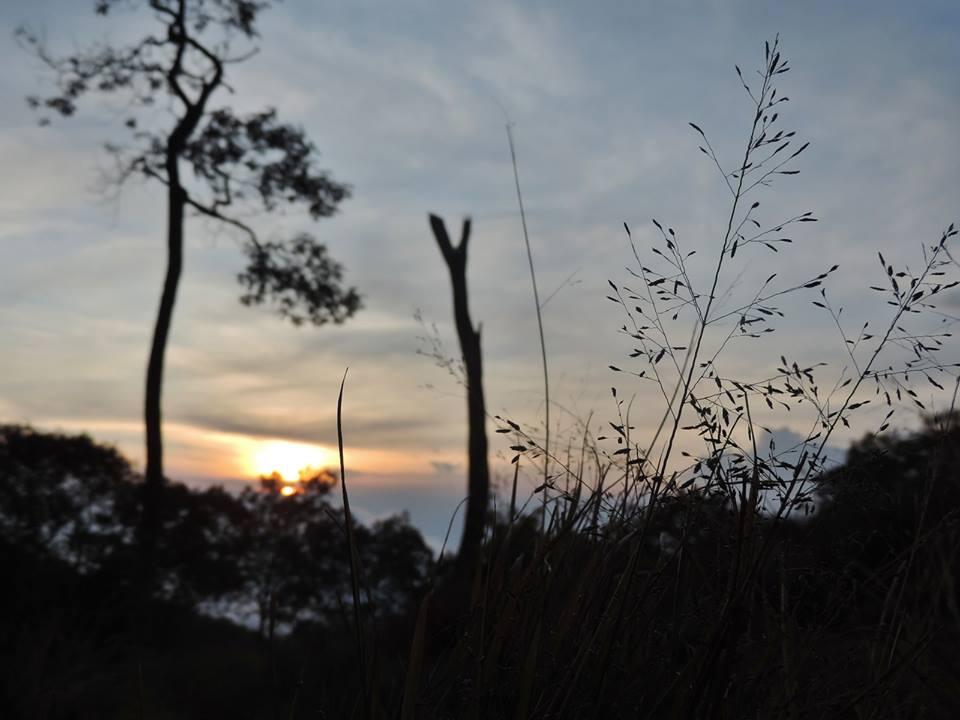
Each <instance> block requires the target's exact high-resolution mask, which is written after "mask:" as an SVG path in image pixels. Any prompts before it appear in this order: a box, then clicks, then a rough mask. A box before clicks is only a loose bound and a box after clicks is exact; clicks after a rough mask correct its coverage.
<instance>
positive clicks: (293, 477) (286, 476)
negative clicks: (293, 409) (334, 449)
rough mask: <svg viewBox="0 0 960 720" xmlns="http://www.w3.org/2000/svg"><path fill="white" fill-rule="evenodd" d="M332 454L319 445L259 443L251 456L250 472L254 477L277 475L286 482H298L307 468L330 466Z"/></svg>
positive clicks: (286, 442) (283, 442) (268, 441)
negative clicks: (301, 473)
mask: <svg viewBox="0 0 960 720" xmlns="http://www.w3.org/2000/svg"><path fill="white" fill-rule="evenodd" d="M331 457H332V456H331V453H330V451H329V450H327V449H326V448H323V447H321V446H319V445H309V444H307V443H295V442H289V441H287V440H265V441H262V442H258V443H256V444H255V446H254V447H253V450H252V452H251V454H250V459H249V464H250V470H251V471H252V474H254V475H271V474H273V473H277V474H279V475H280V477H281V478H282V479H283V481H284V482H288V483H292V482H296V481H297V480H298V479H299V478H300V471H301V470H303V469H305V468H314V469H318V470H319V469H321V468H325V467H326V466H327V465H329V464H330V460H331Z"/></svg>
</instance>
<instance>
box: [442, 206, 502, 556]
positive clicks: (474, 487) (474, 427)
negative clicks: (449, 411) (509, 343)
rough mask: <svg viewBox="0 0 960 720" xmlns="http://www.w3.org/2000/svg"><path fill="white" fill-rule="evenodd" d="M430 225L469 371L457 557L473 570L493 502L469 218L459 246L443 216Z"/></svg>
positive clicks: (461, 348)
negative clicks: (473, 310) (471, 297)
mask: <svg viewBox="0 0 960 720" xmlns="http://www.w3.org/2000/svg"><path fill="white" fill-rule="evenodd" d="M430 227H431V228H432V230H433V235H434V237H435V238H436V241H437V245H438V246H439V247H440V252H441V254H442V255H443V259H444V261H445V262H446V264H447V269H448V270H449V271H450V282H451V284H452V285H453V317H454V321H455V322H456V326H457V336H458V338H459V340H460V351H461V353H462V354H463V364H464V368H465V370H466V374H467V377H466V380H467V424H468V428H469V430H468V432H469V439H468V443H467V450H468V453H467V457H468V463H469V465H468V471H467V511H466V518H465V520H464V525H463V537H462V539H461V540H460V552H459V558H458V559H459V562H460V565H461V567H462V568H464V569H466V570H472V569H473V567H474V565H475V563H476V560H477V558H478V556H479V551H480V545H481V543H482V542H483V530H484V526H485V524H486V519H487V506H488V505H489V502H490V470H489V467H488V465H487V427H486V426H487V409H486V403H485V402H484V399H483V363H482V355H481V352H480V330H479V329H476V330H475V329H474V327H473V321H472V320H471V319H470V307H469V305H468V303H467V243H468V241H469V240H470V220H469V219H468V220H464V222H463V232H462V234H461V236H460V244H459V245H457V246H456V247H454V246H453V245H452V244H451V243H450V237H449V236H448V235H447V229H446V227H445V226H444V224H443V220H441V219H440V218H439V217H437V216H436V215H431V216H430Z"/></svg>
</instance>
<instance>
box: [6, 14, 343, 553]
mask: <svg viewBox="0 0 960 720" xmlns="http://www.w3.org/2000/svg"><path fill="white" fill-rule="evenodd" d="M271 4H272V2H271V1H270V0H97V1H96V4H95V8H96V12H97V13H98V14H99V15H104V16H106V15H108V14H109V13H110V12H111V11H113V10H114V9H116V8H117V7H118V6H121V5H122V6H125V7H132V8H135V9H138V10H140V9H143V10H145V11H152V15H153V21H154V23H155V25H156V26H157V28H158V31H155V32H151V33H147V34H145V35H144V36H143V37H142V38H140V39H139V40H138V41H136V42H134V43H132V44H130V45H123V46H119V45H97V46H93V47H91V48H90V49H87V50H82V51H79V52H77V53H75V54H73V55H68V56H65V57H58V56H55V55H53V54H51V53H50V52H49V51H48V50H47V48H46V47H45V45H44V44H43V43H42V42H41V41H40V40H39V39H38V37H37V36H36V35H35V34H33V33H31V32H29V31H28V30H26V29H24V28H21V29H19V30H18V31H17V35H18V37H19V39H20V40H21V42H22V43H23V44H24V45H26V47H27V48H28V49H30V50H31V51H32V52H33V53H34V54H36V55H37V56H38V57H39V58H40V59H41V60H42V61H43V62H44V63H45V64H46V65H47V66H48V67H49V68H50V69H52V70H53V72H54V75H55V77H56V85H57V92H56V93H54V94H53V95H51V96H49V97H30V98H28V103H29V104H30V105H31V106H32V107H33V108H35V109H37V110H39V111H49V112H52V113H56V114H59V115H61V116H65V117H68V116H72V115H73V114H74V113H75V112H76V110H77V103H78V101H79V100H80V98H81V97H83V96H85V95H88V94H107V95H110V94H122V95H124V96H125V97H126V99H127V100H128V101H129V103H130V105H131V107H133V108H134V109H135V110H144V109H149V108H150V107H151V106H153V105H155V104H157V103H158V101H160V100H164V99H165V100H166V101H167V103H168V105H169V108H170V110H171V112H172V114H173V123H172V125H171V126H169V127H155V126H154V125H153V124H152V123H150V121H149V118H150V117H155V116H156V115H157V113H156V112H155V111H151V112H144V113H142V116H143V117H137V116H136V114H134V115H133V116H131V117H129V118H128V119H127V120H126V126H127V128H128V129H129V130H130V132H131V143H130V144H129V145H117V144H109V145H107V149H108V151H109V152H110V153H111V154H112V155H113V156H114V157H115V158H116V160H117V168H118V172H117V175H116V177H115V178H113V180H114V181H115V182H117V183H122V182H124V181H125V180H127V179H129V178H131V177H134V176H140V177H143V178H147V179H150V180H153V181H157V182H159V183H160V184H162V185H163V186H164V187H165V188H166V191H167V268H166V275H165V277H164V283H163V290H162V293H161V296H160V304H159V307H158V310H157V316H156V323H155V327H154V331H153V339H152V342H151V346H150V355H149V362H148V365H147V373H146V384H145V397H144V421H145V426H146V459H147V461H146V475H145V492H144V501H143V511H142V519H141V524H140V533H139V534H140V543H141V546H142V549H143V552H144V560H145V566H146V567H147V568H148V572H149V569H150V568H151V567H152V564H153V553H154V548H155V545H156V541H157V540H156V535H157V532H158V528H159V526H160V519H159V518H160V509H159V507H158V506H159V502H160V497H161V493H160V489H161V487H162V485H163V483H164V474H163V436H162V427H161V390H162V385H163V369H164V354H165V351H166V347H167V340H168V336H169V333H170V325H171V321H172V318H173V308H174V304H175V302H176V297H177V288H178V285H179V282H180V277H181V274H182V270H183V245H184V226H185V219H186V216H187V214H188V213H193V214H195V215H198V216H201V217H204V218H207V219H211V220H213V221H216V222H219V223H223V224H225V225H227V226H230V227H231V228H234V229H235V230H237V231H239V233H240V234H241V237H242V238H243V240H242V243H243V249H244V252H245V253H246V255H247V258H248V265H247V268H246V270H245V272H243V273H242V274H240V275H239V277H238V280H239V282H240V283H241V285H242V286H244V288H245V292H244V294H243V295H242V296H241V301H242V302H243V303H244V304H246V305H254V304H261V303H264V302H267V301H270V302H272V303H274V304H275V305H276V307H277V309H278V311H279V313H280V315H281V316H283V317H285V318H287V319H289V320H290V321H292V322H293V323H294V324H295V325H300V324H302V323H303V322H305V321H309V322H310V323H312V324H314V325H323V324H325V323H327V322H334V323H341V322H343V321H344V320H345V319H347V318H348V317H350V316H351V315H352V314H353V313H354V312H355V311H356V310H357V309H358V308H359V307H360V298H359V296H358V295H357V293H356V291H355V290H354V289H353V288H345V287H343V285H342V284H341V281H342V268H341V266H340V265H339V264H338V263H337V262H335V261H333V260H332V259H331V258H330V257H329V256H328V255H327V251H326V248H325V246H324V245H322V244H320V243H318V242H317V241H316V240H315V239H314V238H313V237H312V236H310V235H308V234H300V235H297V236H296V237H294V238H293V239H292V240H289V241H285V242H284V241H263V240H261V239H260V237H259V236H258V234H257V233H256V232H255V231H254V230H253V228H251V227H250V226H249V225H248V224H247V223H246V222H244V221H243V220H241V219H240V217H241V213H240V212H239V211H240V210H241V209H242V208H244V207H247V208H249V207H250V206H251V205H253V206H257V205H258V206H260V207H262V208H263V209H265V210H266V211H272V210H276V209H277V208H279V207H280V206H281V205H283V204H301V205H303V206H305V207H306V209H307V210H308V212H309V214H310V216H311V217H312V218H313V219H314V220H317V219H319V218H322V217H327V216H330V215H332V214H333V213H334V212H335V211H336V210H337V207H338V205H339V203H340V202H341V201H342V200H344V199H345V198H347V197H348V196H349V195H350V188H349V186H347V185H344V184H341V183H339V182H336V181H335V180H333V179H332V178H331V177H330V176H329V174H328V173H327V172H326V171H323V170H319V169H317V167H316V158H317V150H316V147H315V146H314V145H313V143H312V142H310V140H308V139H307V137H306V136H305V134H304V131H303V130H302V129H300V128H298V127H295V126H293V125H288V124H284V123H281V122H280V121H279V120H278V119H277V115H276V111H275V110H274V109H272V108H268V109H266V110H264V111H262V112H257V113H252V114H249V115H237V114H235V113H234V112H233V110H231V109H230V108H227V107H218V108H214V107H213V106H212V102H213V100H214V96H215V95H216V94H217V93H220V94H222V91H224V90H227V91H231V92H232V88H231V87H230V86H229V85H228V84H227V81H226V71H227V68H228V67H229V66H230V65H233V64H236V63H239V62H242V61H244V60H247V59H249V58H250V57H251V56H252V55H253V54H254V53H255V51H256V50H255V49H251V50H248V51H246V52H244V53H237V52H234V51H233V50H232V49H231V48H232V44H233V43H234V41H236V40H237V39H239V40H240V41H242V42H247V43H249V42H251V41H253V40H254V39H255V38H256V37H257V30H256V23H257V21H258V19H259V16H260V13H261V11H263V10H265V9H266V8H268V7H269V6H270V5H271ZM142 121H146V125H143V124H141V123H142ZM47 122H49V120H48V119H47V118H46V117H42V118H41V124H46V123H47ZM184 169H186V170H187V172H184Z"/></svg>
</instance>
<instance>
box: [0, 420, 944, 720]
mask: <svg viewBox="0 0 960 720" xmlns="http://www.w3.org/2000/svg"><path fill="white" fill-rule="evenodd" d="M0 478H2V482H0V552H2V559H3V568H4V571H5V579H7V580H8V582H7V588H8V590H7V591H6V592H4V593H3V594H2V595H0V597H2V600H0V607H2V618H3V620H2V630H0V677H2V678H3V690H2V695H0V702H2V706H3V707H4V708H5V709H8V710H9V714H8V715H6V716H9V717H30V718H86V717H98V718H113V717H116V718H120V717H139V716H141V714H142V716H143V717H226V716H230V717H234V718H263V717H273V716H277V717H314V716H317V713H318V712H322V713H325V716H326V717H348V716H351V715H352V714H354V713H361V714H365V715H367V716H369V717H397V716H399V715H398V713H399V712H400V711H401V710H403V713H404V715H403V716H405V717H422V718H439V717H583V716H585V714H587V715H589V714H591V713H600V716H604V717H626V716H631V717H675V716H690V717H701V716H703V717H705V716H707V714H709V713H707V711H708V710H709V711H710V712H712V713H716V714H715V715H713V716H716V717H730V718H733V717H746V716H751V717H753V716H756V717H797V718H806V717H850V718H854V717H860V716H861V714H862V713H864V712H872V713H874V717H950V716H951V713H952V712H954V711H955V710H957V709H958V708H960V683H958V678H960V663H958V656H957V653H956V647H957V646H958V643H960V630H958V628H960V611H958V601H960V594H958V587H957V584H956V583H957V578H958V577H960V556H958V553H957V548H958V546H960V430H958V429H957V425H956V418H955V417H953V416H946V417H941V418H938V419H936V420H935V421H934V420H932V421H930V423H929V424H928V426H927V427H926V428H925V429H924V430H923V431H922V432H919V433H916V434H914V435H910V436H896V435H893V436H886V437H874V436H869V437H867V438H865V439H864V440H862V441H861V442H859V443H856V444H855V445H854V446H853V447H852V448H851V450H850V452H849V455H848V462H847V463H846V464H845V465H844V466H842V467H840V468H836V469H834V470H832V471H830V472H828V473H826V474H825V475H824V476H822V477H821V478H819V479H818V481H817V491H816V495H817V499H816V502H815V503H814V504H815V505H816V508H817V509H816V510H815V511H814V512H813V513H812V514H811V515H805V516H803V515H801V516H799V517H793V516H791V517H789V518H787V519H785V520H784V519H780V520H774V519H773V518H771V517H770V516H763V515H761V516H758V517H757V518H756V522H755V525H754V526H753V527H752V528H751V529H750V530H749V531H747V532H745V531H744V528H743V526H742V524H741V520H740V513H739V512H738V510H737V505H736V503H735V502H734V501H731V498H730V496H729V494H728V492H727V491H719V490H717V491H707V492H703V491H699V490H691V491H687V492H677V493H671V494H665V495H662V496H661V497H659V498H658V499H657V500H656V502H655V503H652V504H649V503H648V504H643V503H641V504H639V505H638V506H637V508H636V509H637V512H630V513H627V515H626V519H623V520H614V519H610V518H609V517H608V518H607V519H606V520H605V521H601V522H600V524H599V525H597V524H595V522H594V519H593V516H592V513H591V512H589V511H587V512H583V509H584V508H589V507H590V502H591V498H592V497H594V496H591V495H589V494H584V495H583V496H582V497H580V498H577V497H575V496H567V497H566V498H559V499H557V500H556V501H555V502H553V503H552V504H551V507H550V508H549V509H548V518H547V521H546V522H544V523H543V524H541V519H540V515H539V511H538V512H535V513H533V514H525V515H521V516H518V517H514V518H512V519H511V518H505V517H500V518H493V517H491V518H490V519H489V522H488V525H487V532H486V535H485V540H484V544H483V549H482V556H481V559H480V564H479V569H478V571H477V573H476V575H475V576H474V577H473V578H471V579H470V580H469V581H467V582H464V581H463V580H462V578H460V576H459V574H458V573H457V572H455V571H454V566H452V565H450V566H446V565H443V564H442V565H440V566H438V565H437V563H436V561H435V559H434V558H433V556H432V555H431V553H430V551H429V549H428V548H427V546H426V545H425V544H424V542H423V540H422V538H421V537H420V535H419V534H418V533H417V531H416V530H415V529H413V528H412V527H410V526H409V524H407V522H406V521H405V519H404V518H403V517H395V518H390V519H387V520H383V521H380V522H378V523H375V524H374V525H372V526H370V527H364V526H362V525H357V526H356V530H355V532H356V539H357V546H358V552H359V561H360V562H359V564H360V569H361V578H362V579H361V583H360V584H361V593H360V598H361V607H360V614H359V617H360V618H361V633H362V634H361V636H360V639H359V642H361V643H362V648H363V651H364V652H363V654H362V655H360V654H359V653H358V647H357V642H358V636H357V635H356V632H355V631H356V628H355V626H354V624H353V618H354V617H355V616H354V615H353V604H352V603H353V601H352V596H351V586H350V573H349V551H348V547H347V539H346V534H345V528H344V527H343V525H342V508H339V507H335V506H333V505H332V504H331V503H330V497H329V491H330V488H331V484H332V482H333V477H332V476H330V475H329V474H327V473H319V474H316V475H314V476H312V477H305V478H304V479H303V481H302V482H301V483H300V484H299V485H298V486H297V489H298V492H297V493H295V494H292V495H289V496H285V495H283V494H281V492H280V490H281V486H280V484H279V483H278V482H277V480H276V479H275V478H273V479H271V478H265V479H263V480H262V482H261V483H260V485H259V486H257V487H254V486H251V487H248V488H246V489H244V490H243V491H242V492H240V493H238V494H231V493H229V492H226V491H224V490H223V489H220V488H211V489H205V490H197V489H191V488H188V487H186V486H183V485H180V484H176V483H170V484H169V486H168V490H167V492H166V493H165V496H164V503H163V505H162V507H163V516H162V517H163V526H164V533H163V537H164V543H163V545H162V547H161V549H160V551H159V553H158V558H159V563H158V567H159V568H160V574H159V582H158V584H157V585H156V586H154V588H153V594H154V597H153V598H152V600H151V602H150V605H149V609H148V610H145V609H144V605H143V603H142V598H140V597H138V594H137V593H138V582H137V578H138V567H137V564H138V562H139V555H138V553H137V548H136V541H135V533H136V522H137V517H138V515H137V508H138V498H137V494H138V492H140V491H141V490H142V487H143V483H142V481H141V478H139V477H138V475H137V474H136V473H134V472H133V471H132V470H131V468H130V465H129V464H128V463H127V461H126V460H124V458H122V457H121V456H120V455H119V454H118V453H117V452H116V451H115V450H113V449H110V448H107V447H104V446H102V445H98V444H97V443H95V442H94V441H92V440H91V439H90V438H88V437H85V436H64V435H57V434H47V433H42V432H38V431H36V430H32V429H30V428H27V427H22V426H3V427H2V428H0ZM728 490H729V489H728ZM597 499H598V501H602V502H616V498H614V497H610V496H608V497H606V498H597ZM578 518H580V519H578ZM145 612H148V613H149V614H150V621H149V623H147V622H144V617H143V614H144V613H145ZM361 657H362V658H363V662H364V663H365V665H364V666H363V671H361V670H360V669H359V666H358V662H360V661H361ZM414 691H415V693H416V694H415V698H416V699H415V701H410V702H409V703H408V702H406V701H405V698H410V697H411V696H412V695H411V694H412V693H413V692H414ZM365 705H366V709H365V710H364V706H365ZM520 712H522V714H521V715H517V713H520ZM691 713H692V714H691ZM704 713H707V714H704ZM321 716H322V715H321Z"/></svg>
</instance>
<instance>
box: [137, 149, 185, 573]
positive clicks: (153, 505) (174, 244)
mask: <svg viewBox="0 0 960 720" xmlns="http://www.w3.org/2000/svg"><path fill="white" fill-rule="evenodd" d="M168 177H169V178H170V184H169V186H168V187H169V189H168V193H167V272H166V276H165V278H164V281H163V293H162V294H161V296H160V307H159V309H158V310H157V321H156V325H155V326H154V330H153V342H152V344H151V346H150V360H149V362H148V364H147V383H146V394H145V398H144V421H145V424H146V436H147V468H146V476H145V478H144V487H143V507H142V514H141V519H140V544H141V550H142V553H143V563H144V567H143V571H144V573H145V575H146V577H147V578H148V579H149V581H152V578H153V574H154V570H155V564H156V548H157V539H158V535H159V531H160V518H161V512H160V503H161V497H162V492H163V482H164V476H163V432H162V426H161V421H162V415H161V410H160V399H161V393H162V390H163V368H164V356H165V354H166V350H167V339H168V337H169V335H170V324H171V321H172V319H173V306H174V304H175V303H176V299H177V287H178V286H179V284H180V275H181V273H182V271H183V218H184V207H185V200H186V194H185V192H184V190H183V188H182V187H181V186H180V181H179V175H178V172H177V167H176V161H175V160H174V161H172V163H168Z"/></svg>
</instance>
